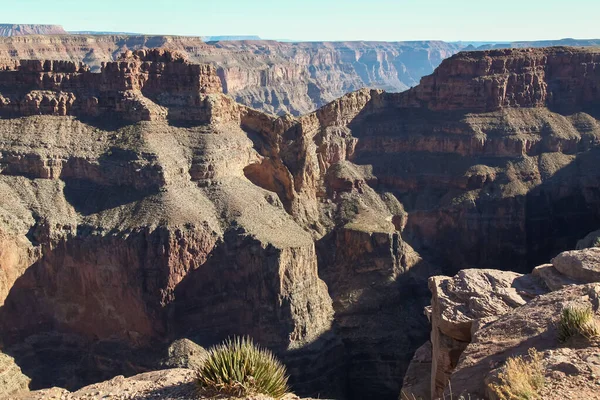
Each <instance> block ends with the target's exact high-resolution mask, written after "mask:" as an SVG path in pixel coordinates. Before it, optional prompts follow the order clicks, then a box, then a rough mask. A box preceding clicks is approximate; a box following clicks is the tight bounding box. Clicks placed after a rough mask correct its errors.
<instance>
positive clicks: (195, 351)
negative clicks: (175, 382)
mask: <svg viewBox="0 0 600 400" xmlns="http://www.w3.org/2000/svg"><path fill="white" fill-rule="evenodd" d="M167 353H168V354H167V358H166V360H165V361H164V363H163V364H164V365H165V366H166V367H169V368H187V369H192V370H195V371H198V370H199V369H200V368H202V366H203V365H204V361H205V360H206V358H207V357H208V351H207V350H206V349H205V348H204V347H202V346H198V345H197V344H196V343H194V342H192V341H191V340H189V339H179V340H176V341H174V342H173V343H171V345H170V346H169V348H168V349H167Z"/></svg>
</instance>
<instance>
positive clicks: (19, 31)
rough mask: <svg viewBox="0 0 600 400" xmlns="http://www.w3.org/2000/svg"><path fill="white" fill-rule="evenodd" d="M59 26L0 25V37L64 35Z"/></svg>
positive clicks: (64, 32)
mask: <svg viewBox="0 0 600 400" xmlns="http://www.w3.org/2000/svg"><path fill="white" fill-rule="evenodd" d="M66 34H67V32H66V31H65V30H64V29H63V27H62V26H60V25H38V24H0V36H28V35H66Z"/></svg>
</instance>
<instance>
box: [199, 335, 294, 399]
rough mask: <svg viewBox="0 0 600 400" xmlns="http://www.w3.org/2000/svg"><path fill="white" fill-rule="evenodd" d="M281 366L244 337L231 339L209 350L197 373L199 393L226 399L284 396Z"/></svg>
mask: <svg viewBox="0 0 600 400" xmlns="http://www.w3.org/2000/svg"><path fill="white" fill-rule="evenodd" d="M287 382H288V376H287V372H286V369H285V366H284V365H283V364H282V363H281V362H280V361H279V360H277V358H276V357H275V356H274V355H273V353H271V352H270V351H269V350H267V349H263V348H260V347H258V346H256V345H255V344H254V342H253V341H252V339H250V338H248V337H243V338H240V337H235V338H233V339H228V340H226V341H225V342H224V343H222V344H220V345H218V346H215V347H213V348H211V349H210V350H209V352H208V357H207V359H206V361H205V363H204V365H203V366H202V368H201V369H200V370H199V371H198V384H199V386H200V388H201V389H202V390H205V391H208V392H214V393H220V394H225V395H230V396H245V395H251V394H264V395H267V396H271V397H274V398H276V399H279V398H281V397H282V396H283V395H285V394H286V393H287V392H288V383H287Z"/></svg>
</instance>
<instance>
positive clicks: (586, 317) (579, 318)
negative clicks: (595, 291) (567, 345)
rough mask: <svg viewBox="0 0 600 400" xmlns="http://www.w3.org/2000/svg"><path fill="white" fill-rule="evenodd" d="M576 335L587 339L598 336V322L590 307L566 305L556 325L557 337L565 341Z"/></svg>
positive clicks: (599, 335) (599, 327) (599, 334)
mask: <svg viewBox="0 0 600 400" xmlns="http://www.w3.org/2000/svg"><path fill="white" fill-rule="evenodd" d="M577 335H581V336H583V337H584V338H586V339H588V340H591V339H597V338H600V324H599V323H598V321H597V320H596V319H595V318H594V312H593V311H592V309H591V308H590V307H578V306H568V307H565V308H564V309H563V312H562V315H561V317H560V323H559V325H558V339H559V340H560V341H561V342H566V341H567V340H569V338H571V337H573V336H577Z"/></svg>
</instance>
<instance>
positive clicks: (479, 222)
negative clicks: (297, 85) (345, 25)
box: [0, 48, 600, 399]
mask: <svg viewBox="0 0 600 400" xmlns="http://www.w3.org/2000/svg"><path fill="white" fill-rule="evenodd" d="M599 71H600V68H598V51H597V50H590V49H588V50H586V49H573V48H550V49H539V50H502V51H497V50H494V51H488V52H473V53H462V54H459V55H456V56H454V57H451V58H450V59H448V60H445V61H443V63H442V65H441V66H440V67H439V68H438V70H437V71H436V72H435V73H434V74H433V75H431V76H429V77H425V78H423V80H422V84H421V85H419V86H417V87H415V88H413V89H411V90H408V91H406V92H404V93H386V92H383V91H380V90H369V89H363V90H360V91H356V92H352V93H349V94H347V95H345V96H343V97H341V98H340V99H338V100H335V101H333V102H331V103H329V104H327V105H325V106H324V107H322V108H320V109H319V110H317V111H315V112H314V113H310V114H307V115H305V116H302V117H299V118H295V117H293V116H290V115H284V116H281V117H275V116H272V115H269V114H265V113H262V112H259V111H256V110H254V109H252V108H249V107H247V106H244V105H241V104H239V103H236V102H235V100H234V99H233V98H232V97H230V96H227V95H225V94H223V93H221V91H222V89H223V86H222V85H219V78H220V74H219V69H218V68H215V67H213V66H210V65H196V64H193V63H192V62H191V61H189V59H188V57H187V56H186V55H184V54H181V53H177V52H173V51H166V50H154V51H134V52H128V53H126V54H125V55H124V56H123V57H122V58H120V59H119V60H118V61H115V62H109V63H106V64H104V65H103V66H102V68H101V71H100V72H99V73H92V72H91V71H90V70H89V69H88V68H87V67H86V66H84V65H80V64H77V63H73V62H51V61H47V62H36V61H22V62H16V63H15V62H13V61H7V62H6V63H5V64H4V67H3V68H2V70H1V71H0V99H2V102H1V103H0V104H1V106H0V115H1V116H2V119H0V186H1V187H2V193H4V195H3V197H2V198H1V199H0V240H1V242H0V267H1V269H0V272H1V275H0V278H1V279H0V284H1V286H0V289H1V292H0V294H1V295H2V297H1V298H0V304H1V306H0V326H2V327H3V328H2V329H1V330H0V338H1V343H2V351H3V352H4V353H6V354H7V355H9V356H11V357H13V358H14V360H15V362H16V363H17V365H18V366H19V367H20V368H21V370H22V372H23V373H24V374H25V375H26V376H28V377H29V378H31V379H32V381H31V384H30V387H31V388H44V387H49V386H52V385H58V386H62V387H66V388H68V389H76V388H79V387H81V386H83V385H85V384H88V383H93V382H97V381H100V380H104V379H108V378H110V377H111V376H114V375H117V374H124V375H134V374H136V373H139V372H142V371H145V370H148V369H153V368H157V365H159V360H160V359H161V354H162V352H163V351H164V348H166V347H167V346H168V344H169V343H170V342H172V341H173V340H177V339H181V338H189V339H192V340H194V341H195V342H197V343H198V344H200V345H202V346H210V345H212V344H214V343H217V342H219V341H221V340H223V339H224V338H226V337H228V336H229V335H232V334H249V335H251V336H252V337H254V338H255V339H256V340H257V341H258V342H259V343H261V344H263V345H265V346H268V347H269V348H271V349H273V350H274V351H275V352H276V353H277V354H278V355H279V356H281V357H282V359H283V360H284V362H285V363H286V365H288V368H289V370H290V373H291V375H292V384H293V387H294V389H295V391H297V392H298V393H300V394H307V395H309V394H314V395H319V396H321V397H326V396H329V397H336V398H344V397H347V398H365V397H368V396H372V397H377V398H382V399H388V398H389V399H392V398H397V396H398V394H399V390H400V384H401V382H402V377H403V376H404V374H405V372H406V371H407V369H408V367H409V363H410V359H411V357H412V354H413V353H414V352H415V350H416V349H417V348H419V347H420V346H421V345H422V344H423V343H425V342H426V340H427V338H428V337H429V327H428V323H427V319H426V317H425V316H424V315H423V314H422V309H423V307H424V306H426V305H427V303H428V301H429V294H428V290H427V281H428V278H429V277H430V276H433V275H438V274H439V273H441V272H443V273H446V274H449V275H454V273H456V272H457V271H458V270H460V269H464V268H477V269H480V268H499V269H503V270H516V271H525V270H528V269H530V268H532V267H533V266H535V265H538V264H539V263H540V262H538V260H540V259H541V260H542V261H544V260H548V259H549V258H551V257H552V256H554V255H556V254H558V253H559V252H560V251H563V250H565V249H569V248H573V247H575V243H576V241H577V240H578V239H580V238H582V237H584V236H585V235H586V234H587V233H589V232H590V231H593V230H594V229H597V227H598V226H599V225H600V224H599V222H600V213H599V210H600V208H599V205H600V193H599V192H598V190H597V188H598V187H599V184H600V170H599V169H598V168H597V165H598V162H597V160H598V147H597V145H598V140H599V138H600V125H599V124H598V120H597V115H596V114H595V113H594V109H595V107H594V106H595V104H596V102H597V101H598V99H599V97H600V94H599V93H598V92H597V90H596V89H595V88H597V87H598V84H599V82H600V74H599ZM584 72H585V74H583V73H584ZM472 98H475V99H477V101H476V102H473V101H472ZM61 99H66V100H64V101H63V102H62V103H61ZM511 276H512V275H511ZM517 300H518V299H517ZM517 300H515V302H516V303H517V304H518V301H517ZM32 316H33V317H32ZM450 336H451V335H450ZM459 339H460V338H459ZM434 350H435V349H434ZM116 353H118V354H119V355H121V356H122V357H119V358H116V357H114V354H116ZM452 354H454V353H452ZM123 355H126V356H123ZM442 364H443V363H441V362H440V363H437V364H436V365H442ZM50 366H52V368H50ZM439 389H440V388H437V389H435V390H439Z"/></svg>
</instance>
